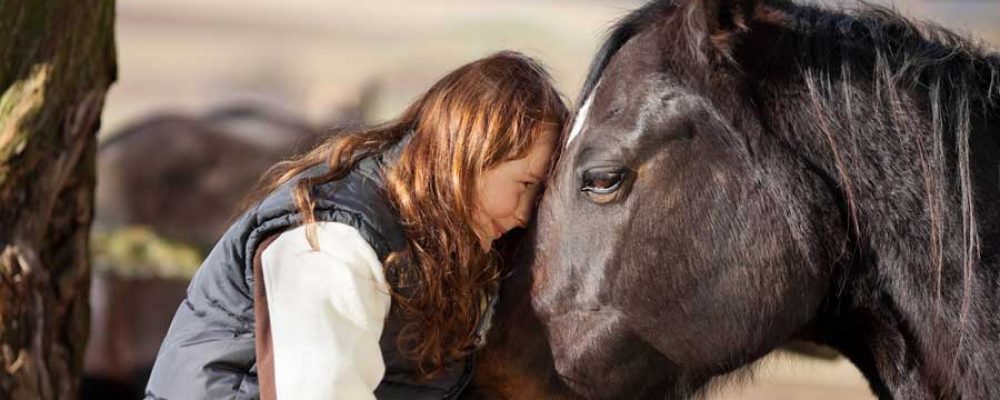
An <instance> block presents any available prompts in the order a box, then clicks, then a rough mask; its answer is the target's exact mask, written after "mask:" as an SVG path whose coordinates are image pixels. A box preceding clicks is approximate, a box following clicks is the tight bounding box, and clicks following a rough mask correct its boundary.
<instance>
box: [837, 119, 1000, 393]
mask: <svg viewBox="0 0 1000 400" xmlns="http://www.w3.org/2000/svg"><path fill="white" fill-rule="evenodd" d="M974 125H976V127H975V128H974V129H973V130H972V132H971V133H970V137H969V143H970V146H969V148H970V154H969V156H968V160H967V162H968V168H969V169H971V174H970V184H971V187H972V190H971V193H970V194H969V196H970V197H969V199H968V200H971V205H972V207H971V209H972V210H973V212H972V216H971V217H972V218H971V220H966V219H967V218H968V214H966V211H965V210H964V209H963V207H967V206H968V204H966V205H965V206H963V196H962V194H961V193H957V194H955V193H952V194H951V195H944V196H939V197H937V198H938V199H939V200H938V201H941V202H942V203H941V204H940V207H938V208H937V211H936V215H934V214H935V213H932V212H930V211H928V210H927V205H928V204H930V202H931V201H932V199H933V198H934V196H933V195H932V193H929V192H928V190H926V181H924V180H923V179H919V178H921V174H920V173H919V168H907V167H905V166H915V165H919V162H920V160H919V159H920V155H919V153H918V152H919V151H920V150H919V149H917V148H907V145H906V144H899V143H901V142H902V141H898V138H895V139H896V140H897V141H896V142H895V143H892V145H896V146H898V147H899V148H898V150H897V151H895V152H894V154H893V155H891V156H887V157H889V158H886V159H882V160H881V161H882V162H891V164H889V165H870V166H864V165H863V164H862V166H861V167H860V168H855V169H854V170H853V171H849V174H841V179H844V182H848V183H847V185H853V187H852V193H851V194H847V193H841V195H842V197H844V198H847V197H848V196H851V197H852V204H851V205H850V206H845V207H847V208H853V210H854V213H855V215H854V216H853V217H849V218H853V220H854V221H855V222H854V223H856V224H857V226H856V229H854V230H853V232H854V233H855V234H854V237H853V238H852V239H851V241H852V242H853V243H852V244H853V248H854V249H856V254H855V256H854V257H853V260H852V262H850V263H849V264H850V268H845V271H843V272H842V273H843V276H842V277H841V278H842V279H838V280H836V282H844V281H846V282H849V283H848V284H846V287H845V286H842V285H840V284H839V283H838V284H836V285H834V286H836V288H835V289H832V290H831V299H832V303H833V304H838V305H839V304H848V305H847V306H846V307H844V308H845V309H846V310H844V309H840V310H837V311H835V312H832V313H830V315H827V316H824V318H828V319H829V321H826V323H827V324H828V325H827V327H828V328H830V331H835V332H838V333H828V334H827V335H828V340H829V341H830V343H831V344H833V345H834V346H835V347H838V348H840V350H841V351H842V352H844V353H845V354H847V355H848V356H849V357H850V358H851V359H852V360H853V361H854V362H855V363H856V364H858V366H859V367H860V368H861V370H862V371H863V372H864V373H865V374H866V375H867V376H868V377H869V379H870V380H871V381H872V382H873V388H874V389H875V390H876V392H877V393H878V394H879V395H880V397H882V398H908V399H909V398H912V399H923V398H926V399H937V398H1000V376H996V370H995V366H996V365H1000V323H998V322H997V320H996V317H995V316H996V315H1000V294H998V293H1000V292H998V290H997V289H998V284H1000V252H998V250H1000V201H998V199H1000V185H998V181H1000V178H998V175H1000V169H998V168H997V165H996V160H998V159H1000V136H998V135H996V133H995V132H996V130H997V127H1000V121H997V120H996V118H993V119H992V120H988V119H981V120H979V121H975V122H974ZM990 135H992V136H990ZM866 145H871V143H866ZM844 147H845V148H846V147H849V146H844ZM848 153H849V151H848ZM844 157H845V158H847V159H851V158H852V155H850V154H847V155H845V156H844ZM956 159H957V157H956ZM989 160H993V161H992V162H990V161H989ZM851 162H853V161H851ZM854 165H858V164H854ZM958 169H959V168H958V167H954V168H948V169H947V170H948V171H951V172H952V173H955V174H957V171H958ZM831 171H835V170H831ZM833 173H836V172H833ZM844 176H847V178H844ZM945 186H947V185H945ZM957 186H961V185H957ZM845 187H846V185H845ZM947 188H948V187H944V189H947ZM952 188H953V187H952ZM970 222H971V224H970ZM970 226H971V227H974V228H975V231H976V233H977V234H976V235H974V236H975V238H976V239H975V240H978V245H972V244H974V243H971V242H970V236H969V234H968V229H970ZM975 240H972V242H975ZM935 242H937V243H940V245H935V244H934V243H935ZM845 327H846V329H845Z"/></svg>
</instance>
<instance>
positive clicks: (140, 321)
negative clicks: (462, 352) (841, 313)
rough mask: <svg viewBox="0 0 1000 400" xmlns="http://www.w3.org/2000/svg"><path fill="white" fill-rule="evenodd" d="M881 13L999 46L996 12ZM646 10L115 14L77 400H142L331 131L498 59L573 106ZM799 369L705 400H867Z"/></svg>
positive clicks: (334, 3)
mask: <svg viewBox="0 0 1000 400" xmlns="http://www.w3.org/2000/svg"><path fill="white" fill-rule="evenodd" d="M814 2H815V1H814ZM875 2H876V3H879V4H883V5H888V6H890V7H893V8H896V9H898V10H900V11H902V12H903V13H904V14H906V15H909V16H911V17H915V18H917V19H922V20H932V21H936V22H938V23H940V24H943V25H945V26H947V27H949V28H952V29H954V30H957V31H959V32H962V33H965V34H966V35H970V36H974V37H976V38H979V39H980V40H981V41H983V42H986V43H988V44H990V45H991V46H993V47H996V44H998V43H1000V2H998V1H996V0H966V1H960V0H950V1H949V0H895V1H875ZM642 3H643V2H642V1H638V0H506V1H493V0H464V1H458V0H450V1H446V0H367V1H364V2H358V1H344V0H292V1H282V2H276V1H264V0H215V1H211V2H206V1H202V0H170V1H166V0H125V1H119V2H118V15H117V41H118V64H119V79H118V82H117V83H116V84H115V85H114V86H113V87H112V89H111V92H110V95H109V98H108V101H107V105H106V107H105V111H104V117H103V128H102V131H101V133H100V139H101V145H100V149H99V157H98V159H99V161H98V174H99V182H98V188H97V221H96V222H95V227H94V235H93V236H94V258H95V264H94V265H95V275H94V281H93V292H92V305H93V318H92V321H93V322H92V324H93V327H92V334H91V341H90V343H89V346H88V350H87V357H86V361H85V370H86V377H87V379H86V381H85V382H84V385H83V387H82V389H81V390H82V391H83V398H84V399H97V398H100V399H113V398H138V397H139V396H140V394H141V390H142V387H143V386H144V384H145V381H146V377H147V376H148V372H149V368H150V367H151V365H152V361H153V359H154V358H155V355H156V351H157V349H158V347H159V343H160V341H161V340H162V338H163V335H164V334H165V332H166V329H167V327H168V325H169V322H170V318H171V317H172V315H173V312H174V310H175V309H176V307H177V305H178V304H179V303H180V301H181V300H182V299H183V296H184V288H185V287H186V284H187V279H189V277H190V276H191V274H192V273H193V272H194V270H195V269H196V268H197V266H198V265H199V264H200V261H201V258H202V257H203V256H204V255H205V253H206V251H207V249H208V248H209V247H210V246H211V245H212V243H213V242H214V241H215V239H216V238H217V237H218V235H220V234H221V233H222V230H223V229H224V228H225V227H226V226H227V223H228V222H229V221H230V218H231V217H232V213H233V208H234V207H235V204H236V203H237V202H238V201H239V200H240V199H241V198H242V196H243V194H244V193H245V192H246V190H248V188H249V187H250V186H251V185H252V184H253V182H255V180H256V179H257V177H258V176H259V174H260V173H262V172H263V171H264V169H266V168H267V167H268V166H270V165H271V164H272V163H273V162H275V161H277V160H280V159H281V158H283V157H287V156H289V155H290V154H293V153H295V152H297V151H300V150H301V149H304V148H308V147H309V146H310V145H311V144H312V143H315V141H316V140H317V138H319V137H321V136H322V135H323V134H324V133H326V132H329V131H330V129H331V128H335V127H350V126H357V125H363V124H369V123H373V122H378V121H381V120H384V119H386V118H390V117H392V116H394V115H396V114H397V113H398V112H400V111H401V109H402V108H403V107H404V106H405V105H406V104H408V103H409V102H410V101H412V100H413V99H414V98H415V97H416V96H417V95H418V94H419V93H421V92H422V91H424V90H426V89H427V88H428V87H429V86H430V85H431V84H432V83H433V82H434V81H436V80H437V79H438V78H439V77H441V76H442V75H443V74H445V73H446V72H448V71H449V70H451V69H453V68H455V67H458V66H459V65H461V64H464V63H466V62H469V61H472V60H474V59H477V58H480V57H482V56H485V55H488V54H490V53H492V52H495V51H498V50H502V49H514V50H518V51H521V52H523V53H526V54H528V55H530V56H532V57H535V58H537V59H539V60H541V61H542V62H543V63H544V64H545V65H546V66H547V67H548V69H549V71H550V72H551V73H552V75H553V77H554V78H555V80H556V81H557V84H558V86H559V88H560V89H561V91H562V93H564V94H565V95H566V97H567V99H568V100H569V101H571V102H573V101H575V98H576V93H577V90H578V89H579V87H580V85H581V83H582V80H583V75H584V74H585V72H586V68H587V66H588V64H589V62H590V59H591V57H592V56H593V54H594V52H595V51H596V49H597V47H598V46H599V44H600V42H601V40H602V39H603V36H604V33H605V32H606V29H607V28H608V27H609V26H610V25H611V24H612V23H613V22H614V21H615V20H616V19H618V18H619V17H620V16H622V15H624V14H625V13H627V12H628V11H630V10H632V9H634V8H636V7H638V6H639V5H641V4H642ZM820 3H825V4H830V5H844V6H848V7H849V6H853V5H857V2H856V1H834V0H830V1H820ZM804 353H806V354H811V355H807V356H803V355H802V354H803V353H802V352H787V351H782V352H779V354H777V355H775V356H772V357H769V358H768V359H766V360H764V361H763V362H762V363H761V365H759V366H758V368H756V370H755V372H754V373H753V375H752V376H750V375H747V376H742V377H740V378H738V379H734V381H736V382H738V384H728V385H725V384H724V385H720V387H719V388H718V389H717V390H715V391H713V392H712V393H711V394H710V396H709V398H712V399H800V398H809V399H870V398H873V396H872V395H871V394H870V391H869V390H868V388H867V385H866V383H865V382H864V381H863V379H862V378H861V376H860V374H859V373H858V372H857V371H856V370H855V369H854V368H853V367H852V366H851V365H850V363H848V362H847V361H845V360H843V359H842V358H836V357H831V356H830V354H828V353H827V352H825V351H824V350H822V349H819V350H817V349H810V350H807V351H805V352H804ZM816 355H819V357H817V356H816ZM123 384H124V385H123ZM129 384H131V386H129Z"/></svg>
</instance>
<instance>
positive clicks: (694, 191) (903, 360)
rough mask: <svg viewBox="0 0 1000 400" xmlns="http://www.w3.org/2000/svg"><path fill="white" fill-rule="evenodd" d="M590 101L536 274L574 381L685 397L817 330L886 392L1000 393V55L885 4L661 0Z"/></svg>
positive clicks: (558, 179) (545, 317)
mask: <svg viewBox="0 0 1000 400" xmlns="http://www.w3.org/2000/svg"><path fill="white" fill-rule="evenodd" d="M581 99H582V100H583V101H582V104H581V107H580V112H579V113H578V114H577V117H576V119H575V123H574V124H573V129H572V131H571V132H569V135H568V136H569V137H568V144H567V147H566V148H565V150H564V153H563V156H562V158H561V160H560V161H559V163H558V165H557V167H556V170H555V172H554V174H553V176H552V178H551V180H550V182H549V188H548V190H547V192H546V194H545V195H544V198H543V200H542V204H541V206H540V209H539V219H538V231H537V235H538V238H537V241H536V247H535V252H536V254H537V257H536V259H535V261H534V276H535V282H534V287H533V305H534V308H535V309H536V310H537V312H538V315H539V317H540V319H541V321H542V322H543V323H544V324H545V326H546V328H547V330H548V333H549V341H550V344H551V346H552V351H553V356H554V361H555V367H556V369H557V370H558V372H559V374H560V376H561V377H562V378H563V380H565V381H566V382H567V384H568V385H569V386H570V387H571V388H572V389H574V390H576V391H578V392H580V393H582V394H584V395H586V396H587V397H593V398H628V399H632V398H650V397H656V398H684V397H687V396H691V395H694V394H697V393H698V392H699V391H701V390H702V389H703V388H705V387H706V386H708V385H709V384H710V383H711V382H712V381H713V379H715V377H718V376H722V375H724V374H727V373H731V372H734V371H739V370H740V369H742V368H744V367H745V366H747V365H750V364H752V363H753V362H754V361H755V360H758V359H759V358H760V357H762V356H763V355H765V354H767V353H768V352H769V351H771V350H772V349H774V348H775V347H777V346H779V345H781V344H782V343H785V342H786V341H788V340H791V339H806V340H812V341H815V342H819V343H823V344H827V345H829V346H832V347H834V348H836V349H838V350H839V351H840V352H842V353H843V354H845V355H846V356H847V357H848V358H850V359H851V360H852V361H853V362H854V363H855V364H856V365H857V366H858V368H859V369H860V370H861V371H862V373H863V374H864V375H865V376H866V377H867V378H868V380H869V381H870V383H871V388H872V390H873V391H874V392H875V393H876V394H877V395H878V396H879V397H881V398H886V399H941V398H964V399H997V398H1000V315H998V313H1000V253H998V252H1000V132H998V131H1000V113H998V111H1000V107H998V100H1000V57H998V55H997V54H995V53H989V52H987V51H985V50H984V49H983V48H981V47H980V46H978V45H976V44H974V43H972V42H971V41H969V40H966V39H964V38H962V37H959V36H957V35H955V34H953V33H951V32H948V31H947V30H945V29H942V28H940V27H936V26H933V25H930V24H924V23H915V22H912V21H908V20H906V19H904V18H903V17H900V16H899V15H897V14H895V13H894V12H892V11H890V10H886V9H882V8H878V7H874V6H865V7H862V9H860V10H854V11H844V10H831V9H824V8H819V7H815V6H805V5H796V4H793V3H790V2H787V1H782V0H675V1H655V2H652V3H649V4H647V5H645V6H644V7H642V8H641V9H639V10H637V11H635V12H633V13H632V14H630V15H629V16H628V17H626V18H625V19H624V20H623V21H621V22H620V23H619V24H618V25H617V26H616V28H615V29H614V30H613V31H612V33H611V35H610V38H609V39H608V40H607V42H606V43H605V44H604V46H603V48H602V49H601V51H600V53H599V54H598V56H597V58H596V60H595V61H594V63H593V64H592V67H591V71H590V74H589V77H588V80H587V82H586V84H585V86H584V90H583V92H582V95H581Z"/></svg>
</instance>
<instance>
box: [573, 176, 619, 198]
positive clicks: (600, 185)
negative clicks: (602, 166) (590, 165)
mask: <svg viewBox="0 0 1000 400" xmlns="http://www.w3.org/2000/svg"><path fill="white" fill-rule="evenodd" d="M624 178H625V171H618V170H613V171H600V170H597V171H595V170H591V171H587V172H584V174H583V188H581V189H580V190H582V191H584V192H588V193H589V194H592V195H604V194H611V193H614V192H615V191H617V190H618V189H619V188H621V186H622V182H623V181H624V180H625V179H624Z"/></svg>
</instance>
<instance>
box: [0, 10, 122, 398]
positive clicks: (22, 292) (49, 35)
mask: <svg viewBox="0 0 1000 400" xmlns="http://www.w3.org/2000/svg"><path fill="white" fill-rule="evenodd" d="M114 13H115V10H114V0H0V399H11V400H20V399H32V400H34V399H43V400H48V399H68V398H75V397H76V390H77V386H78V385H79V373H80V369H81V365H82V360H83V350H84V346H85V344H86V342H87V329H88V326H89V324H88V320H89V306H88V304H87V299H88V292H89V286H90V282H89V275H90V274H89V272H90V269H89V261H88V258H89V253H88V247H87V244H88V239H89V233H88V231H89V228H90V221H91V215H92V210H93V189H94V151H95V147H96V140H97V138H96V132H97V129H98V127H99V125H100V114H101V109H102V107H103V106H104V97H105V94H106V92H107V89H108V86H109V85H110V84H111V83H112V82H113V81H114V80H115V78H116V69H115V68H116V67H115V47H114V25H113V22H114Z"/></svg>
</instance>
